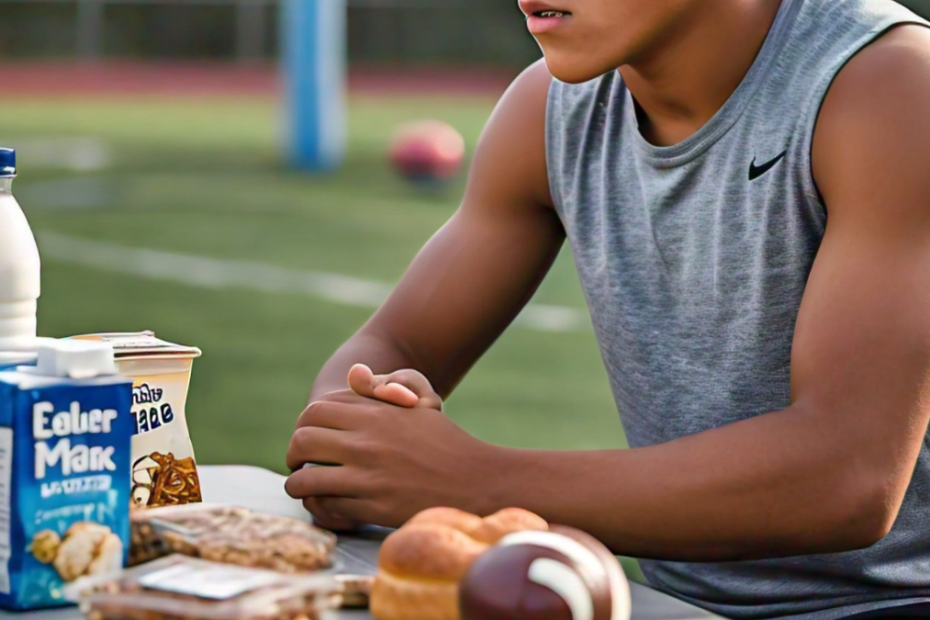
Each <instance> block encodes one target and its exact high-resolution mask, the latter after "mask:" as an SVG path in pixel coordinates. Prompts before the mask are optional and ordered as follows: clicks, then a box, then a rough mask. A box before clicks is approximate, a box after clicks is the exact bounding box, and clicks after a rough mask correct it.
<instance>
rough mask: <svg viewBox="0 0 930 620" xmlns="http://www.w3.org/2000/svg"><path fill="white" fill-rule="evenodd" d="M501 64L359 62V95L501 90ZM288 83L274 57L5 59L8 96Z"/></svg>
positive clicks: (355, 86)
mask: <svg viewBox="0 0 930 620" xmlns="http://www.w3.org/2000/svg"><path fill="white" fill-rule="evenodd" d="M514 75H515V74H514V72H512V71H508V70H501V69H476V68H418V69H401V68H396V67H391V68H379V67H352V68H351V69H350V71H349V92H350V93H351V94H408V95H419V94H440V95H442V94H450V95H460V96H461V95H476V96H497V95H500V94H501V93H502V92H503V91H504V89H505V88H506V87H507V85H508V84H509V82H510V80H512V79H513V77H514ZM281 88H282V83H281V79H280V76H279V75H278V72H277V70H276V68H275V67H274V65H271V64H235V63H205V62H198V63H190V62H186V63H180V62H162V63H153V62H132V61H113V62H111V61H104V62H94V63H86V62H85V63H81V62H73V61H7V62H0V98H22V97H37V96H38V97H115V96H140V95H142V96H169V97H183V96H198V97H199V96H257V97H272V96H275V95H277V94H278V93H279V92H280V90H281Z"/></svg>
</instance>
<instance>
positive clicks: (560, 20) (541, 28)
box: [526, 15, 572, 34]
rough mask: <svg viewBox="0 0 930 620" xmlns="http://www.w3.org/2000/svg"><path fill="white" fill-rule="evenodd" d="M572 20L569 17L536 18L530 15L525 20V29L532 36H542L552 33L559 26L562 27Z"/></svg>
mask: <svg viewBox="0 0 930 620" xmlns="http://www.w3.org/2000/svg"><path fill="white" fill-rule="evenodd" d="M571 18H572V16H571V15H563V16H562V17H537V16H535V15H530V16H529V17H528V18H527V20H526V29H527V30H529V31H530V32H531V33H533V34H544V33H547V32H552V31H553V30H555V29H556V28H558V27H559V26H562V25H563V24H565V23H566V22H568V21H569V20H570V19H571Z"/></svg>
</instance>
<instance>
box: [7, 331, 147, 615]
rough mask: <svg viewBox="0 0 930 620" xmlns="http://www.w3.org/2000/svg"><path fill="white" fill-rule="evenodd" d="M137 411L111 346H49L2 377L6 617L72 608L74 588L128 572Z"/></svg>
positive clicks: (71, 343) (128, 382)
mask: <svg viewBox="0 0 930 620" xmlns="http://www.w3.org/2000/svg"><path fill="white" fill-rule="evenodd" d="M131 406H132V381H131V380H130V379H127V378H125V377H121V376H119V375H117V374H116V364H115V361H114V355H113V347H112V345H110V344H108V343H103V342H81V341H68V340H59V341H51V342H47V343H44V344H42V345H41V346H40V347H39V350H38V359H37V364H36V366H21V367H19V368H17V369H16V370H13V371H2V372H0V607H4V608H7V609H38V608H43V607H55V606H59V605H67V604H68V602H67V601H66V600H65V599H64V596H63V594H62V589H63V587H64V585H65V584H66V583H68V582H71V581H75V580H76V579H78V578H80V577H83V576H85V575H93V574H98V573H103V572H109V571H112V570H118V569H119V568H121V567H122V566H123V565H124V563H125V557H126V552H127V550H128V546H129V503H130V476H129V471H130V465H131V463H130V450H131V447H130V446H131V442H132V435H133V433H134V432H135V426H134V422H133V417H132V414H131V411H130V409H131Z"/></svg>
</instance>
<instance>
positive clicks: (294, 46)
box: [281, 0, 346, 171]
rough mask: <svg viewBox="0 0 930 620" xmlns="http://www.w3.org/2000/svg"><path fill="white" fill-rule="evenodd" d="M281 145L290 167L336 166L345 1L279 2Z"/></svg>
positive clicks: (340, 149) (342, 124)
mask: <svg viewBox="0 0 930 620" xmlns="http://www.w3.org/2000/svg"><path fill="white" fill-rule="evenodd" d="M281 63H282V70H283V75H284V82H285V88H284V119H283V120H284V127H283V132H282V133H283V135H282V138H283V143H284V153H285V159H286V161H287V163H288V164H289V165H290V166H291V167H294V168H297V169H300V170H310V171H325V170H332V169H334V168H337V167H338V166H339V165H340V164H341V163H342V160H343V157H344V155H345V146H346V0H283V1H282V3H281Z"/></svg>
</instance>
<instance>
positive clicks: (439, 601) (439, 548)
mask: <svg viewBox="0 0 930 620" xmlns="http://www.w3.org/2000/svg"><path fill="white" fill-rule="evenodd" d="M548 527H549V526H548V524H547V523H546V522H545V520H543V519H542V518H540V517H538V516H537V515H534V514H533V513H531V512H527V511H525V510H521V509H518V508H508V509H506V510H502V511H501V512H498V513H496V514H494V515H491V516H490V517H487V518H485V519H482V518H481V517H478V516H475V515H473V514H469V513H467V512H463V511H461V510H455V509H453V508H433V509H430V510H426V511H424V512H421V513H420V514H418V515H417V516H415V517H414V518H413V519H411V520H410V521H409V522H407V524H406V525H404V527H402V528H400V529H399V530H397V531H396V532H394V533H393V534H391V535H390V536H388V538H387V540H385V541H384V544H383V545H382V547H381V552H380V555H379V556H378V575H377V577H376V579H375V583H374V585H373V586H372V590H371V601H370V610H371V615H372V616H374V617H375V618H376V620H459V601H458V598H459V583H460V582H461V580H462V578H463V577H464V576H465V574H466V573H467V572H468V569H469V568H470V567H471V565H472V563H473V562H474V561H475V560H476V559H477V558H478V557H479V556H480V555H481V554H482V553H484V552H485V551H487V550H488V549H489V548H490V547H491V546H492V545H494V544H496V543H497V542H498V541H500V540H501V539H502V538H504V537H505V536H507V535H509V534H514V533H517V532H523V531H546V530H547V529H548Z"/></svg>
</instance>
